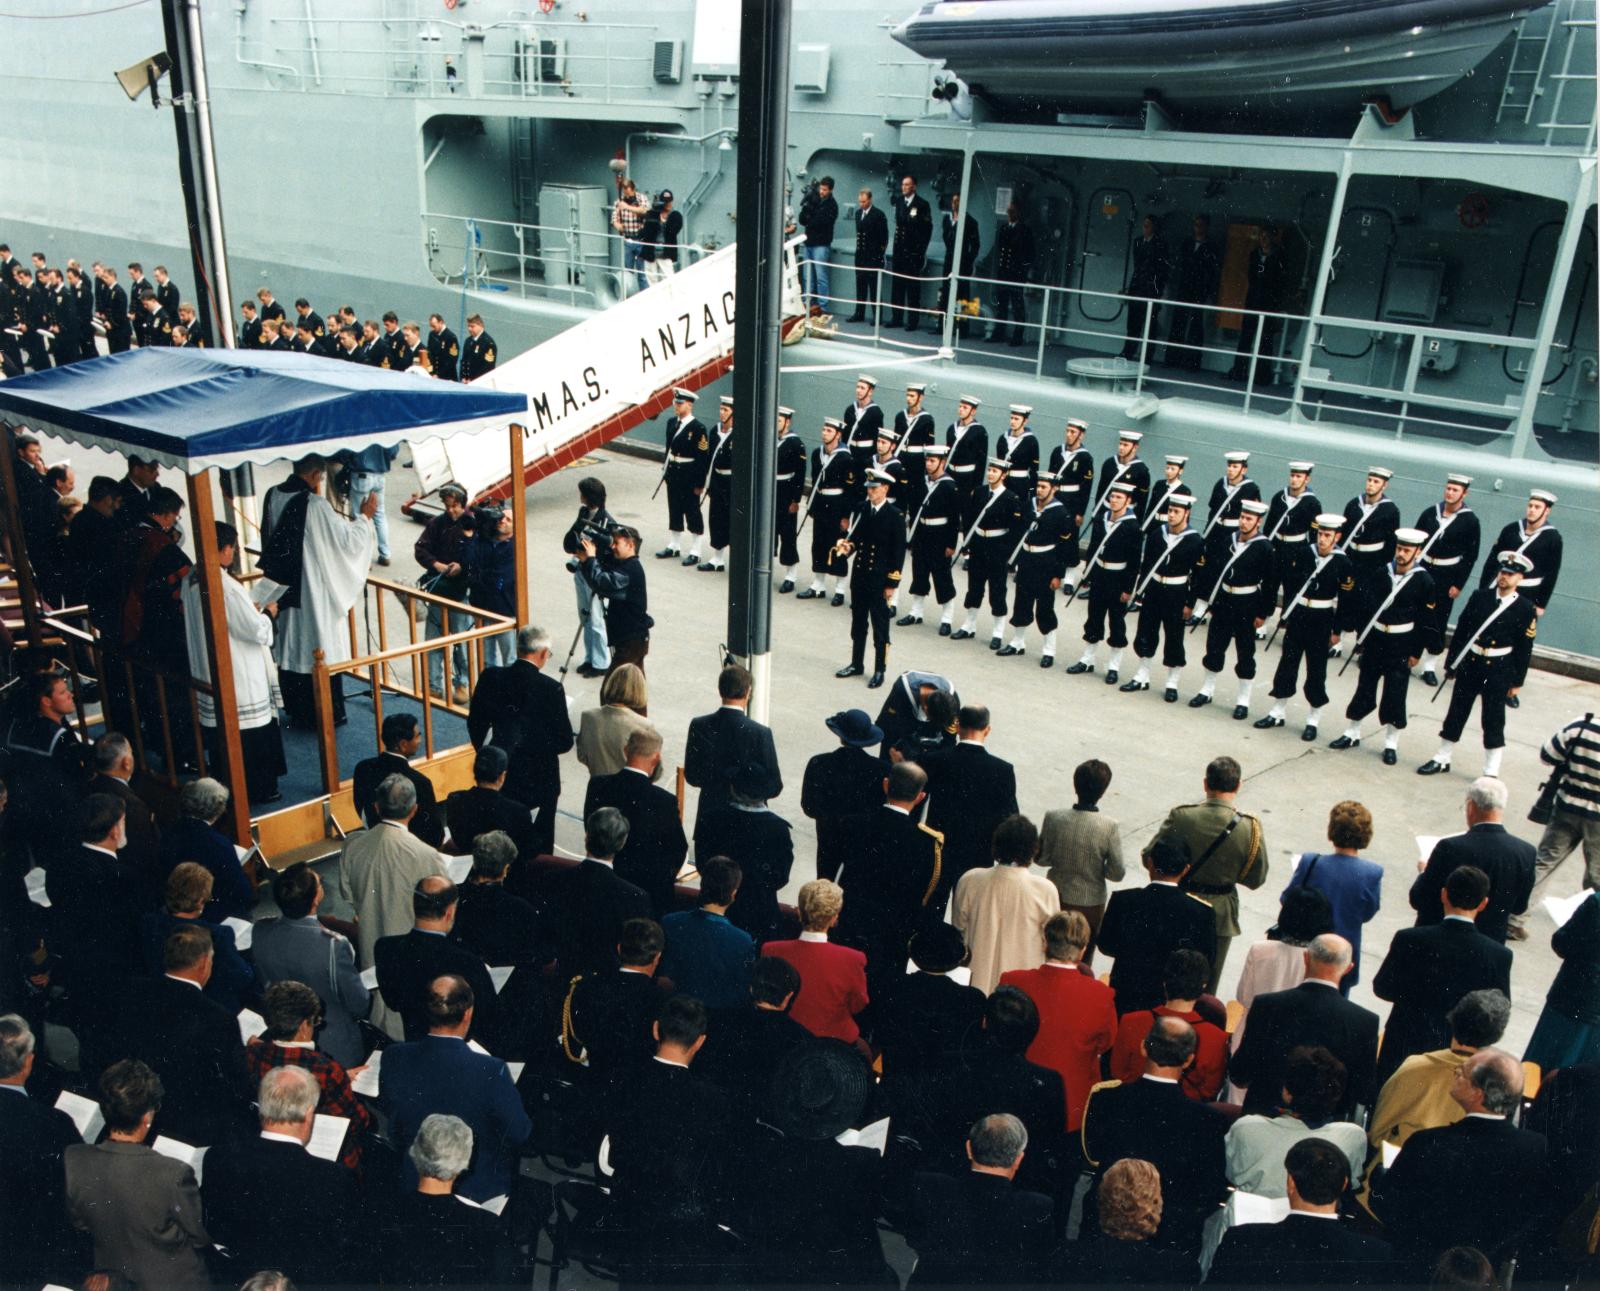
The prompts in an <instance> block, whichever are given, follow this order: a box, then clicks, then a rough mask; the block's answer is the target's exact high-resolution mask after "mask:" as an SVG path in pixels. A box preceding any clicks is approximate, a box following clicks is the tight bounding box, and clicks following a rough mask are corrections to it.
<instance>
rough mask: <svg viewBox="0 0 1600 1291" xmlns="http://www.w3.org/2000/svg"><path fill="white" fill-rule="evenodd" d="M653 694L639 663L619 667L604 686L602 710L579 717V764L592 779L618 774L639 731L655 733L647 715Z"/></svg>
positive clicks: (601, 700) (601, 692) (624, 764)
mask: <svg viewBox="0 0 1600 1291" xmlns="http://www.w3.org/2000/svg"><path fill="white" fill-rule="evenodd" d="M649 710H650V693H649V691H648V689H647V688H646V686H645V680H644V673H643V672H642V671H641V670H640V669H639V667H638V666H637V665H636V664H631V663H623V664H618V665H617V666H616V667H615V668H613V669H612V670H611V672H610V673H608V674H607V676H606V679H605V681H603V682H601V683H600V707H599V708H587V709H585V710H584V711H583V712H582V713H580V714H579V715H578V746H577V747H578V761H579V762H581V763H583V765H584V766H586V767H588V768H589V774H590V776H591V777H592V776H602V775H615V774H616V773H617V772H618V771H620V770H622V768H623V767H624V766H626V765H627V761H628V759H627V758H626V756H624V754H623V751H622V750H623V747H624V746H625V745H626V744H627V743H628V736H630V735H632V734H633V732H635V731H653V730H655V727H653V726H652V725H651V724H650V722H649V721H648V720H647V719H646V716H645V714H646V713H648V712H649Z"/></svg>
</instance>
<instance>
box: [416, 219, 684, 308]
mask: <svg viewBox="0 0 1600 1291" xmlns="http://www.w3.org/2000/svg"><path fill="white" fill-rule="evenodd" d="M421 218H422V241H423V254H424V255H425V257H426V259H427V265H428V272H430V273H431V274H432V275H433V276H434V277H435V278H436V279H438V280H439V281H440V282H441V283H444V284H445V285H447V286H465V287H467V288H468V289H469V290H473V291H499V292H507V293H511V294H515V295H516V296H518V297H519V298H520V299H524V300H527V299H534V300H565V301H566V302H567V303H568V304H571V305H585V306H591V307H594V308H598V309H604V308H606V307H607V306H609V305H614V304H616V302H617V301H619V300H621V299H623V298H624V297H627V296H631V295H633V294H634V293H635V292H638V291H642V290H644V289H645V288H646V287H648V286H649V285H650V283H651V282H653V281H655V279H656V278H657V277H658V276H663V277H664V276H670V274H671V273H673V272H676V270H677V269H681V268H687V267H688V266H689V265H691V264H695V263H697V262H698V261H699V260H700V259H701V258H702V257H704V256H707V255H710V254H711V251H712V250H713V249H714V248H710V247H702V246H699V245H698V244H695V243H684V242H680V243H679V244H678V248H677V249H678V260H677V263H676V265H675V266H674V267H673V268H672V269H666V268H663V267H662V266H663V265H665V264H670V263H671V262H670V261H658V262H656V263H655V267H654V268H652V267H651V265H650V264H648V263H645V262H639V263H638V264H637V267H635V266H634V264H633V263H632V259H633V249H634V248H637V247H638V246H639V245H640V243H639V241H638V239H637V238H628V237H625V236H624V235H623V234H621V233H618V232H617V231H616V230H615V229H611V228H605V229H587V228H577V227H573V226H570V225H556V224H522V223H517V222H515V221H511V220H483V219H478V218H477V217H475V216H466V215H448V214H445V213H443V212H439V211H424V212H422V217H421Z"/></svg>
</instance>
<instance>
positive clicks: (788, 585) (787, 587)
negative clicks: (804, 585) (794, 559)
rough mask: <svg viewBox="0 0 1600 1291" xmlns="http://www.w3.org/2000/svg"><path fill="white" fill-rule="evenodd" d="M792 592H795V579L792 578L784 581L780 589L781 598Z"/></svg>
mask: <svg viewBox="0 0 1600 1291" xmlns="http://www.w3.org/2000/svg"><path fill="white" fill-rule="evenodd" d="M792 591H794V579H792V578H786V579H784V580H783V582H782V584H780V585H779V587H778V595H779V596H787V595H788V594H789V593H790V592H792Z"/></svg>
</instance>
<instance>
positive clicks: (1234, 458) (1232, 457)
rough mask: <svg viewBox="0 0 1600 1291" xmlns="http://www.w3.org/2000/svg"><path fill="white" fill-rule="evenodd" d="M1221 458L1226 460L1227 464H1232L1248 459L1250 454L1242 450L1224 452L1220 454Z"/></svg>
mask: <svg viewBox="0 0 1600 1291" xmlns="http://www.w3.org/2000/svg"><path fill="white" fill-rule="evenodd" d="M1222 460H1223V461H1225V462H1227V463H1228V465H1230V466H1232V465H1234V464H1235V463H1244V462H1248V461H1249V460H1250V454H1249V453H1246V452H1243V451H1242V450H1240V451H1235V452H1232V453H1224V454H1223V455H1222Z"/></svg>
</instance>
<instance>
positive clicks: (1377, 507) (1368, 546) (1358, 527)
mask: <svg viewBox="0 0 1600 1291" xmlns="http://www.w3.org/2000/svg"><path fill="white" fill-rule="evenodd" d="M1399 527H1400V508H1399V507H1397V506H1396V505H1395V504H1394V502H1393V501H1392V500H1390V498H1388V497H1387V496H1384V497H1381V498H1379V499H1378V500H1377V501H1376V502H1375V503H1373V504H1372V505H1371V506H1368V505H1367V500H1366V495H1365V494H1362V495H1360V496H1358V497H1353V498H1351V499H1350V501H1348V502H1347V503H1345V507H1344V538H1343V539H1342V540H1341V542H1340V543H1339V550H1340V551H1342V552H1344V553H1345V554H1346V555H1347V556H1349V557H1350V563H1351V564H1352V565H1354V566H1355V579H1356V594H1357V596H1359V597H1360V598H1361V600H1362V602H1363V603H1366V602H1368V601H1371V604H1372V608H1373V609H1376V608H1377V606H1378V602H1379V601H1381V600H1382V599H1383V598H1384V597H1385V596H1387V595H1388V594H1389V582H1388V579H1387V578H1385V577H1384V570H1385V569H1387V568H1388V566H1389V564H1390V563H1391V562H1392V561H1393V560H1394V532H1395V530H1396V529H1398V528H1399ZM1380 586H1381V587H1382V588H1383V590H1382V591H1381V592H1378V593H1377V595H1376V597H1374V595H1373V592H1374V590H1375V589H1376V588H1378V587H1380ZM1368 613H1369V614H1370V613H1371V611H1370V610H1369V611H1368ZM1362 622H1363V623H1365V620H1362Z"/></svg>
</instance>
